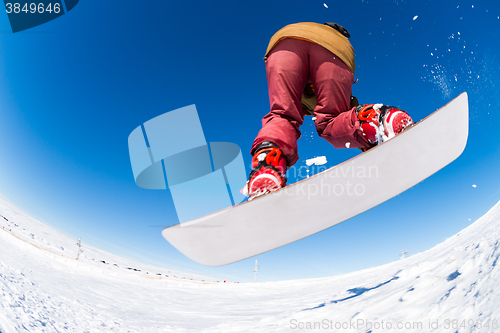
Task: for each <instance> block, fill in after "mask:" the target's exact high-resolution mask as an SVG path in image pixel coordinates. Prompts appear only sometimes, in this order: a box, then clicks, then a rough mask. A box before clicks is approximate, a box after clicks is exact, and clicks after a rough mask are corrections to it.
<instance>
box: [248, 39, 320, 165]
mask: <svg viewBox="0 0 500 333" xmlns="http://www.w3.org/2000/svg"><path fill="white" fill-rule="evenodd" d="M308 44H311V43H309V42H306V41H303V40H298V39H290V38H288V39H284V40H282V41H280V42H279V43H278V44H277V45H276V46H275V47H274V49H273V50H272V51H271V53H270V54H269V56H268V59H267V61H266V74H267V82H268V86H269V102H270V105H271V111H270V112H269V113H268V114H267V115H266V116H265V117H264V118H263V119H262V129H261V130H260V131H259V134H258V135H257V138H256V139H255V141H254V143H253V145H252V150H251V152H252V153H254V150H255V148H257V146H258V145H259V144H260V143H262V142H264V141H271V142H273V143H275V144H276V145H277V146H278V147H279V148H280V149H281V151H282V153H283V155H284V156H285V157H286V160H287V164H288V166H292V165H293V164H295V163H296V162H297V160H298V159H299V156H298V153H297V140H298V139H299V138H300V131H299V127H300V125H302V123H303V120H304V114H303V111H302V103H301V100H302V92H303V91H304V87H305V85H306V83H307V80H308V77H309V73H308V54H307V50H308V49H307V48H308V46H309V45H308Z"/></svg>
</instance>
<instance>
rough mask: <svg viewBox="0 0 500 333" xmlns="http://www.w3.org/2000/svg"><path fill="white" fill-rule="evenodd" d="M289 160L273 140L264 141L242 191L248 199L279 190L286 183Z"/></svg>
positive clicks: (256, 154)
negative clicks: (287, 160)
mask: <svg viewBox="0 0 500 333" xmlns="http://www.w3.org/2000/svg"><path fill="white" fill-rule="evenodd" d="M286 168H287V162H286V159H285V157H284V156H283V155H282V152H281V150H280V149H279V148H278V147H277V146H276V145H275V144H274V143H272V142H269V141H264V142H263V143H261V144H260V145H259V146H258V147H257V148H256V149H255V153H254V155H253V158H252V171H251V172H250V175H249V176H248V181H247V183H246V185H245V187H244V188H243V189H242V190H241V193H243V194H244V195H246V196H248V197H249V199H248V200H252V199H254V198H256V197H259V196H262V195H264V194H267V193H271V192H274V191H277V190H279V189H280V188H282V187H284V186H285V185H286V181H287V179H286V176H285V173H286Z"/></svg>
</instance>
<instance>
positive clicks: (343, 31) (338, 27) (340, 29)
mask: <svg viewBox="0 0 500 333" xmlns="http://www.w3.org/2000/svg"><path fill="white" fill-rule="evenodd" d="M325 25H327V26H329V27H332V28H333V29H335V30H337V31H338V32H340V33H341V34H342V35H343V36H344V37H346V38H349V37H351V35H350V34H349V31H347V29H346V28H344V27H343V26H341V25H340V24H337V23H334V22H326V23H325Z"/></svg>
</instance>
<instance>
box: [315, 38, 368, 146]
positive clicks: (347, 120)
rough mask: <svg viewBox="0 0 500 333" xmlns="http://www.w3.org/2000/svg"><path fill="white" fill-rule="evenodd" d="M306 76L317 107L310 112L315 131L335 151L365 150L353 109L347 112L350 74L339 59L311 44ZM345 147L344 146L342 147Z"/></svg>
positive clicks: (365, 143)
mask: <svg viewBox="0 0 500 333" xmlns="http://www.w3.org/2000/svg"><path fill="white" fill-rule="evenodd" d="M309 54H310V58H309V66H310V67H309V72H310V76H311V82H312V84H313V87H314V92H315V94H316V99H317V102H318V105H317V106H316V108H315V110H314V114H315V117H316V120H315V121H314V122H315V125H316V130H317V131H318V134H319V135H320V137H322V138H324V139H326V140H327V141H328V142H329V143H330V144H332V145H333V146H334V147H335V148H346V147H347V146H349V147H350V148H368V147H370V144H369V143H368V141H366V139H364V138H363V136H362V132H361V128H360V124H359V120H358V117H357V115H356V112H355V110H354V109H350V102H351V88H352V82H353V79H354V74H353V73H352V72H351V71H350V70H349V67H347V65H346V64H345V63H344V62H343V61H342V60H340V58H339V57H337V56H335V54H333V53H331V52H330V51H328V50H327V49H325V48H323V47H322V46H320V45H317V44H311V46H310V51H309ZM347 143H348V145H347V146H346V144H347Z"/></svg>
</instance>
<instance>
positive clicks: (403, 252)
mask: <svg viewBox="0 0 500 333" xmlns="http://www.w3.org/2000/svg"><path fill="white" fill-rule="evenodd" d="M408 253H410V251H406V250H403V251H402V252H401V253H400V255H401V259H404V258H406V255H407V254H408Z"/></svg>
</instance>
